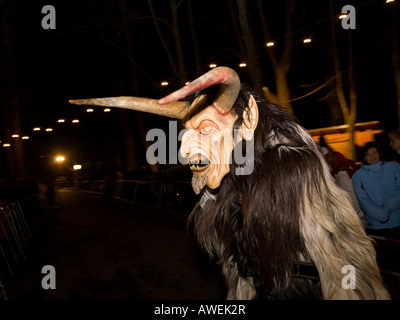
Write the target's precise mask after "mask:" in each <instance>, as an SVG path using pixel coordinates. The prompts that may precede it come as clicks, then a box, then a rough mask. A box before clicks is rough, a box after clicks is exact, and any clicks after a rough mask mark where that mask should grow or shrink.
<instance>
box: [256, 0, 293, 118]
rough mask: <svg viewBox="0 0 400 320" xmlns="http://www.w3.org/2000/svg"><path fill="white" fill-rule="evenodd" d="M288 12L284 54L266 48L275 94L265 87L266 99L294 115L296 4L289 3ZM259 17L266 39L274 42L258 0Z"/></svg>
mask: <svg viewBox="0 0 400 320" xmlns="http://www.w3.org/2000/svg"><path fill="white" fill-rule="evenodd" d="M286 4H287V12H286V13H285V19H286V20H285V35H286V37H285V44H284V48H283V51H282V54H281V55H280V56H279V57H278V56H277V54H276V51H275V50H274V48H273V47H268V48H266V50H267V54H268V57H269V60H270V62H271V65H272V67H273V70H274V73H275V93H273V92H272V91H271V90H270V89H269V88H267V87H263V88H262V89H263V92H264V95H265V98H266V99H267V100H269V101H271V102H273V103H276V104H279V105H280V106H282V107H283V108H284V109H285V110H286V111H288V112H289V113H291V114H293V106H292V102H291V99H290V89H289V82H288V73H289V70H290V68H291V65H292V61H291V60H292V50H293V39H292V32H293V31H292V23H291V19H292V14H293V11H294V5H295V4H294V2H290V1H288V2H287V3H286ZM258 7H259V10H258V12H259V16H260V20H261V25H262V28H263V32H264V38H265V39H267V40H272V39H271V35H270V31H269V25H268V22H267V20H266V19H265V16H264V14H263V12H264V9H263V4H262V1H261V0H258Z"/></svg>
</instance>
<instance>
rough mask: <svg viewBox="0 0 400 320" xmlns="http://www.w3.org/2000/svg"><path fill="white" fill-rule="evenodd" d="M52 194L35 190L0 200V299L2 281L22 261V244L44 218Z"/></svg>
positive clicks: (2, 288) (3, 295) (5, 295)
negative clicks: (29, 193) (14, 197)
mask: <svg viewBox="0 0 400 320" xmlns="http://www.w3.org/2000/svg"><path fill="white" fill-rule="evenodd" d="M53 196H54V195H52V194H50V193H39V194H35V195H32V196H28V197H24V198H21V199H19V200H17V201H8V202H7V201H3V202H0V300H1V299H5V300H6V299H7V294H6V287H5V285H4V282H3V281H6V280H7V279H9V278H13V277H14V276H15V272H16V269H17V268H18V266H20V265H21V264H22V263H24V262H25V261H26V254H25V247H26V244H27V241H28V240H29V239H30V236H31V234H32V230H33V228H34V227H35V226H36V225H37V224H38V223H40V222H42V221H44V220H46V219H47V215H48V212H49V210H50V205H51V202H50V201H49V200H51V199H52V198H53Z"/></svg>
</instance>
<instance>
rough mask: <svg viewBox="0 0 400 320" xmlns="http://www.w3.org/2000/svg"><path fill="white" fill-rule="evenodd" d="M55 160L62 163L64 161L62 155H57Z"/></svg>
mask: <svg viewBox="0 0 400 320" xmlns="http://www.w3.org/2000/svg"><path fill="white" fill-rule="evenodd" d="M55 160H56V162H57V163H63V162H64V161H65V158H64V157H63V156H57V157H56V158H55Z"/></svg>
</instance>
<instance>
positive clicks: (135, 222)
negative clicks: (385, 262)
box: [7, 189, 400, 301]
mask: <svg viewBox="0 0 400 320" xmlns="http://www.w3.org/2000/svg"><path fill="white" fill-rule="evenodd" d="M59 193H60V198H61V201H60V202H61V208H60V209H58V210H57V211H55V212H53V213H51V214H50V215H49V216H48V219H47V221H46V222H45V223H43V224H41V225H39V226H38V227H37V228H36V229H35V232H34V234H33V236H32V238H31V239H30V241H29V244H30V245H29V247H28V248H27V257H28V259H27V261H26V263H24V264H23V265H22V268H21V269H20V270H19V272H18V273H17V275H16V276H15V278H14V279H12V281H11V282H8V283H7V295H8V298H9V299H10V300H25V301H26V300H139V299H140V300H178V299H179V300H181V299H184V300H220V299H225V294H226V289H225V285H224V283H223V280H222V277H221V275H220V270H219V268H218V267H217V266H216V265H215V262H210V261H209V258H208V257H207V256H206V255H205V254H203V253H202V252H201V250H200V249H199V248H198V247H197V246H196V244H195V241H194V237H193V235H192V234H191V233H190V232H189V231H188V230H187V229H186V218H185V217H182V216H177V215H172V214H166V213H158V212H156V211H155V210H152V209H148V208H144V207H139V206H135V207H132V206H131V205H130V204H129V203H126V202H122V201H119V200H115V199H108V198H104V197H102V196H100V195H96V194H90V193H86V192H82V191H76V190H73V189H61V190H59ZM395 252H396V251H395ZM390 256H392V255H390ZM45 265H52V266H54V267H55V270H56V289H55V290H52V289H49V290H44V289H43V288H42V285H41V281H42V279H43V277H44V276H45V274H42V272H41V271H42V268H43V266H45ZM396 271H397V270H396ZM384 276H385V282H386V285H387V287H388V289H390V291H391V294H392V298H393V299H396V300H397V299H400V295H399V290H400V282H399V278H398V277H394V276H390V275H384Z"/></svg>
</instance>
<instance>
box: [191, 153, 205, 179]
mask: <svg viewBox="0 0 400 320" xmlns="http://www.w3.org/2000/svg"><path fill="white" fill-rule="evenodd" d="M188 164H189V167H190V170H192V171H193V173H197V174H200V173H202V172H204V171H206V170H207V168H208V167H209V166H210V160H209V159H208V158H207V157H205V156H203V155H202V154H200V153H197V154H195V155H193V156H191V157H190V158H189V162H188Z"/></svg>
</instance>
